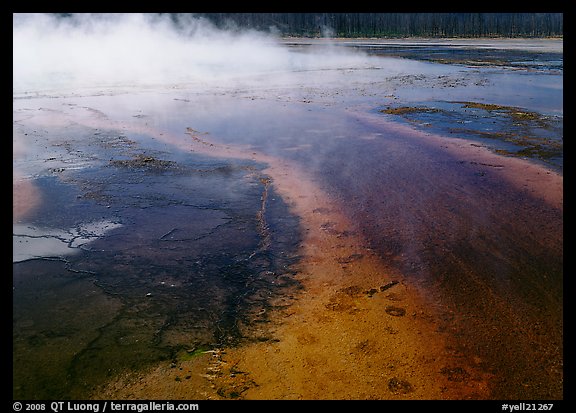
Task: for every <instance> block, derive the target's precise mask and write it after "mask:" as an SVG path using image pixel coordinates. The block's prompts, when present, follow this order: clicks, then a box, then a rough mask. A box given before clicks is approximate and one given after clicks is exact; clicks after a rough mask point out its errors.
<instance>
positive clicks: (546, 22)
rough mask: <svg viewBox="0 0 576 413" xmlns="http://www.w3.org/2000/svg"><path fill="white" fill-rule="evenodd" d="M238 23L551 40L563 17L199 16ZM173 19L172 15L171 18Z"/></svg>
mask: <svg viewBox="0 0 576 413" xmlns="http://www.w3.org/2000/svg"><path fill="white" fill-rule="evenodd" d="M195 15H196V16H201V17H204V18H206V19H208V20H210V21H211V22H212V23H214V24H215V25H217V26H218V27H228V26H230V25H236V26H238V27H242V28H253V29H257V30H274V31H277V32H279V33H280V34H281V35H284V36H306V37H324V36H334V37H554V36H562V34H563V14H562V13H198V14H195ZM174 17H175V18H177V17H176V16H174Z"/></svg>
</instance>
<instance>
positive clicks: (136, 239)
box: [13, 55, 563, 399]
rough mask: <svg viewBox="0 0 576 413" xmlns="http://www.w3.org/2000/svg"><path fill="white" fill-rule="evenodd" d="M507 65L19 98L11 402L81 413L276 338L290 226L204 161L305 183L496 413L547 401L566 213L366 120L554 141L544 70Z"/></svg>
mask: <svg viewBox="0 0 576 413" xmlns="http://www.w3.org/2000/svg"><path fill="white" fill-rule="evenodd" d="M412 57H414V56H413V55H412ZM416 58H418V57H417V56H416ZM557 58H558V56H555V57H554V59H557ZM511 59H512V60H514V59H516V57H514V56H511ZM520 66H521V67H520V69H518V68H515V69H514V70H510V69H508V68H502V67H467V66H462V65H446V64H437V63H430V62H420V61H418V60H412V59H394V58H390V57H385V58H384V57H383V58H381V59H377V60H375V61H374V62H373V65H372V66H371V67H368V68H352V69H351V68H342V69H341V70H326V71H322V70H319V71H310V72H294V73H292V74H290V76H288V77H286V76H282V77H281V78H278V79H275V77H274V75H261V76H260V77H258V78H257V79H252V80H250V79H247V80H246V81H245V83H244V84H242V85H241V87H236V88H233V89H230V88H227V87H226V86H221V87H208V86H205V85H204V86H202V85H195V84H189V85H181V86H180V87H178V88H164V87H159V88H149V89H134V88H130V89H128V90H123V91H122V92H119V91H114V90H107V89H102V90H83V91H78V93H76V94H74V95H70V94H61V95H59V94H55V95H53V96H50V97H31V95H29V94H28V95H27V94H23V95H19V96H17V97H16V98H15V100H14V130H15V138H14V139H15V142H16V143H17V145H16V144H15V157H14V170H15V172H17V173H18V176H21V177H22V179H24V180H25V181H27V182H30V183H32V184H33V186H34V187H35V188H36V190H37V192H38V193H39V198H40V201H39V203H38V204H37V205H35V206H33V208H31V209H30V210H29V211H27V213H26V214H25V215H22V216H21V217H19V218H18V219H16V220H15V223H14V264H13V265H14V270H13V283H14V290H13V296H14V304H13V309H14V316H13V344H14V353H13V360H14V366H15V367H14V371H13V378H14V388H13V396H14V398H23V399H52V398H56V399H58V398H83V397H86V396H87V395H89V394H90V392H91V391H92V390H93V388H95V387H96V386H98V385H100V384H102V383H104V382H105V381H106V380H109V379H111V378H113V377H114V376H115V375H116V374H119V373H121V372H123V371H126V370H131V369H139V368H143V367H145V366H146V365H152V364H153V363H154V362H157V361H158V360H170V359H174V358H175V357H177V355H178V354H179V352H181V351H183V350H184V351H185V350H190V351H191V352H193V351H194V350H195V349H199V348H202V349H207V348H211V347H216V346H225V345H236V344H238V343H241V342H242V341H243V340H270V339H272V336H271V335H270V333H269V331H268V328H267V320H266V312H267V311H268V310H269V309H271V308H273V307H274V306H275V305H287V304H289V302H290V300H291V299H292V297H293V294H294V292H295V291H296V290H297V289H298V284H297V283H296V282H295V281H294V280H293V274H294V273H295V272H296V271H297V270H298V266H297V263H298V255H297V254H298V245H299V242H300V228H299V226H298V223H299V220H298V217H296V216H294V215H292V213H291V212H290V209H289V205H287V204H286V203H285V201H284V200H282V199H281V198H280V197H279V196H277V194H276V192H275V189H274V183H273V182H270V181H269V176H268V175H267V174H266V172H265V170H264V169H265V167H266V165H264V164H262V163H259V162H256V161H254V160H250V159H248V158H247V157H245V158H243V159H239V158H225V157H219V158H216V157H211V156H208V155H207V154H206V153H203V152H204V151H203V150H201V148H205V147H207V148H210V147H211V146H216V147H219V148H225V147H227V145H229V146H231V147H234V148H236V149H237V150H239V151H240V152H243V153H247V154H249V153H250V152H251V151H252V152H254V153H258V154H264V155H266V156H269V157H273V158H274V159H279V160H282V159H285V160H290V161H292V162H295V164H296V165H298V167H299V168H302V170H305V171H307V172H310V173H311V174H312V176H313V177H314V179H315V180H316V181H317V182H318V183H319V185H321V187H322V188H323V189H325V190H326V191H327V192H328V193H330V194H331V195H332V196H333V197H334V198H335V199H336V200H337V202H338V204H337V205H335V207H338V208H341V209H342V210H343V211H344V212H345V213H346V215H347V216H349V217H351V218H352V219H353V221H354V222H355V225H356V230H357V231H358V232H360V233H362V234H363V235H364V236H365V237H366V238H367V239H368V240H369V242H370V244H371V246H372V248H373V249H374V251H376V252H377V254H379V255H380V256H381V257H383V258H384V259H385V260H386V261H387V262H389V263H390V264H391V265H393V266H395V267H396V268H398V269H399V270H401V271H402V273H403V274H406V275H407V276H408V277H410V279H411V280H413V281H414V282H415V283H417V284H419V285H421V286H422V288H424V289H425V290H427V291H429V295H430V297H433V300H432V301H434V300H439V304H438V305H439V307H441V308H442V309H443V311H445V313H444V314H445V317H446V320H445V321H446V323H447V324H446V325H447V326H448V327H446V328H453V329H454V334H455V335H456V336H458V337H460V338H461V341H460V344H459V345H460V346H462V347H463V348H465V349H466V350H467V351H469V352H472V353H474V354H478V355H479V357H481V358H482V360H483V363H485V368H486V369H487V370H489V371H491V372H494V374H495V375H496V376H497V377H499V379H498V380H497V384H496V385H495V390H494V394H495V397H496V398H515V397H522V398H533V397H535V398H554V397H558V395H559V394H561V391H562V385H561V378H560V375H561V368H560V367H559V365H561V362H562V355H561V354H562V353H561V346H562V211H561V210H558V209H557V208H554V207H550V206H549V205H547V204H546V203H544V202H542V201H541V200H540V199H539V198H538V197H537V196H533V195H532V194H530V193H526V192H524V191H522V190H521V189H518V188H516V187H514V186H513V185H511V184H510V183H508V182H507V181H505V180H504V179H503V178H502V177H501V176H500V175H499V171H500V169H499V167H498V166H497V165H478V164H473V163H471V162H465V161H462V160H461V159H459V158H458V157H457V156H455V155H453V154H451V153H449V152H447V151H445V150H443V148H442V147H439V146H437V145H435V144H433V143H431V142H429V141H427V140H426V139H424V136H425V133H424V135H422V133H421V132H419V131H418V130H417V128H416V129H414V128H412V126H408V127H406V126H402V127H400V128H399V127H398V125H397V122H398V121H399V120H398V119H396V118H393V117H390V116H385V115H383V114H382V113H380V112H379V110H380V109H382V108H383V107H387V106H398V105H399V104H401V105H404V104H405V105H410V106H416V105H426V106H427V107H429V106H433V105H438V104H440V105H443V107H445V106H448V107H450V108H452V106H453V105H454V104H453V103H450V102H456V101H467V102H470V101H479V102H483V103H490V104H501V105H509V106H518V107H520V108H523V109H525V110H529V111H536V112H538V113H540V114H542V115H546V116H554V119H555V128H556V129H555V139H556V140H561V134H562V114H563V108H562V74H561V70H560V71H559V70H558V65H554V70H553V71H552V70H550V71H547V70H542V71H537V72H529V71H526V68H525V67H522V65H520ZM518 85H523V87H521V88H520V87H518ZM438 102H440V103H438ZM450 105H452V106H450ZM418 120H419V121H423V122H426V123H429V124H432V125H433V126H434V127H433V128H431V129H429V132H431V133H433V134H434V135H435V136H443V137H444V138H445V139H450V138H451V137H458V138H459V137H462V138H466V139H470V142H472V143H474V144H476V145H482V144H484V141H483V140H482V139H483V138H482V137H478V135H477V134H476V135H475V134H473V133H459V132H458V133H446V130H447V128H455V127H460V126H462V124H460V123H458V124H457V125H452V124H451V120H450V119H449V118H448V119H447V118H441V117H439V116H430V117H429V118H425V119H422V117H420V118H419V119H418ZM466 120H469V119H464V121H466ZM492 120H493V121H494V119H492ZM474 122H475V123H476V127H477V129H482V128H484V127H489V128H491V130H494V131H495V132H496V131H503V130H504V131H505V132H510V131H511V130H514V128H515V127H516V126H515V125H512V124H509V123H506V122H501V121H497V122H496V123H491V121H490V119H486V118H484V117H483V114H481V113H480V114H478V113H476V117H475V118H474ZM238 148H239V149H238ZM498 148H500V147H498ZM16 149H18V150H17V151H16ZM270 159H272V158H270ZM555 159H556V160H557V161H558V162H560V165H561V162H562V151H561V150H560V151H559V152H558V153H556V158H555ZM90 225H92V226H90ZM31 243H37V244H35V245H32V246H31ZM46 243H51V244H50V245H49V246H48V247H47V249H46V248H45V247H44V245H46ZM24 244H27V246H28V248H22V247H21V246H22V245H24ZM40 245H42V247H41V246H40ZM30 246H31V247H30ZM455 312H457V313H458V315H457V316H454V314H455ZM447 314H452V317H454V319H449V316H448V315H447ZM479 314H481V316H478V315H479ZM471 320H472V321H471ZM494 329H501V333H502V334H500V335H499V336H498V337H495V336H494V335H493V333H492V332H493V331H494ZM518 334H521V335H523V336H526V337H528V338H526V339H525V340H520V341H518V340H516V337H517V335H518ZM543 337H545V338H543ZM62 343H65V346H64V347H62ZM534 343H536V344H534ZM38 359H41V360H42V363H40V364H38V361H37V360H38ZM520 361H521V363H520ZM534 363H536V365H538V366H540V368H541V369H542V371H543V373H542V372H540V374H539V375H535V374H533V371H532V367H531V366H532V365H534ZM513 366H516V367H513ZM504 370H506V371H507V373H506V375H505V374H504ZM506 378H508V379H510V378H511V379H510V380H509V381H508V382H507V381H506ZM520 382H522V383H524V384H523V385H522V386H521V387H518V383H520Z"/></svg>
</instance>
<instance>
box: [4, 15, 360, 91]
mask: <svg viewBox="0 0 576 413" xmlns="http://www.w3.org/2000/svg"><path fill="white" fill-rule="evenodd" d="M13 42H14V43H13V65H14V66H13V69H14V70H13V73H14V75H13V76H14V77H13V92H14V93H24V92H30V91H38V90H53V89H56V90H61V91H63V90H67V89H70V88H78V87H114V86H119V85H123V86H142V85H149V84H177V83H186V82H192V83H195V82H199V83H208V84H210V83H211V82H217V84H219V85H222V84H228V83H227V82H234V81H237V80H239V79H246V78H247V77H251V76H255V75H270V74H274V75H275V74H278V75H280V74H286V73H289V72H294V71H303V70H320V69H330V68H342V67H359V66H360V67H361V66H366V65H367V57H366V56H364V55H361V54H359V53H353V52H351V51H345V50H342V49H340V48H338V49H339V50H337V51H336V50H335V49H336V48H330V47H328V48H323V49H322V52H321V53H320V54H319V53H314V54H312V53H304V52H302V51H297V50H294V49H289V48H288V47H286V46H284V45H282V44H281V43H280V39H279V38H278V36H277V35H275V34H274V30H271V31H270V32H259V31H255V30H248V29H239V28H230V29H219V28H217V27H215V26H214V25H213V24H211V23H210V22H209V21H207V20H206V19H203V18H200V17H195V16H193V15H179V16H177V18H176V19H171V18H170V17H168V16H167V15H156V14H150V15H148V14H78V15H72V16H68V17H59V16H55V15H48V14H15V15H13Z"/></svg>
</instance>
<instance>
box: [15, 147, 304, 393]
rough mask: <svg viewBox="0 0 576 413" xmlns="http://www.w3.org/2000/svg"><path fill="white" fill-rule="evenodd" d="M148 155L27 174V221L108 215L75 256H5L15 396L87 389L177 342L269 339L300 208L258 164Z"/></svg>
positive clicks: (286, 293)
mask: <svg viewBox="0 0 576 413" xmlns="http://www.w3.org/2000/svg"><path fill="white" fill-rule="evenodd" d="M155 156H160V155H159V154H156V155H155ZM155 156H150V154H148V156H147V157H146V158H143V157H142V156H140V157H139V156H138V155H135V156H134V157H133V158H127V160H126V159H125V162H121V163H118V162H109V163H108V164H107V165H104V166H101V167H94V168H87V169H84V170H81V171H80V172H77V173H74V174H71V175H69V176H67V177H66V178H65V180H64V181H65V182H62V181H60V180H57V179H56V178H54V177H44V178H39V179H37V180H36V183H37V184H38V185H39V187H40V188H41V192H42V196H43V198H44V202H43V203H42V206H41V207H40V209H39V210H38V211H36V214H35V217H36V219H32V220H31V221H30V223H28V225H29V226H34V225H37V226H38V227H43V228H45V227H54V228H76V230H75V231H70V232H74V233H80V232H81V231H82V229H81V228H82V225H83V224H85V223H87V222H95V221H97V220H99V219H100V220H102V219H106V220H108V221H109V222H113V223H114V224H115V225H117V226H115V227H114V228H113V229H112V230H110V231H109V232H107V233H106V234H105V235H104V236H101V237H98V238H97V239H95V240H92V241H91V242H89V243H83V244H82V243H79V242H78V243H76V244H74V243H71V244H70V249H71V250H74V251H73V252H75V253H74V254H73V255H66V256H60V257H51V256H47V257H42V258H38V259H29V260H25V261H22V262H16V263H14V264H13V287H14V288H13V346H14V347H13V367H14V368H13V380H14V385H13V397H14V398H15V399H82V398H86V397H88V395H89V394H90V392H91V391H92V390H93V389H94V388H95V387H96V386H98V385H100V384H103V383H104V382H105V381H107V380H110V379H111V378H113V377H114V376H115V375H116V374H120V373H121V372H123V371H126V370H138V369H142V368H145V367H146V366H147V365H152V364H153V363H156V362H158V361H160V360H171V359H174V358H176V357H178V354H180V353H182V352H183V351H188V352H189V353H193V352H194V351H197V350H207V349H210V348H213V347H220V346H235V345H238V344H239V343H241V342H242V341H243V340H268V339H270V338H271V336H270V334H269V331H268V329H267V314H268V311H269V310H270V309H271V308H272V307H273V306H278V305H280V306H281V305H284V304H285V303H286V302H287V301H289V299H290V298H289V297H290V291H294V290H296V289H298V288H299V287H298V285H297V283H296V282H295V281H294V280H293V278H292V275H293V270H292V269H291V266H292V265H293V264H294V263H295V262H296V261H297V256H296V248H297V246H298V243H299V239H300V236H299V233H298V218H297V217H295V216H293V215H291V214H290V213H289V211H288V209H287V207H286V205H285V204H284V203H283V202H282V200H281V198H280V197H277V196H276V194H275V191H274V189H273V188H272V187H271V186H269V185H268V181H267V177H266V176H265V175H264V174H263V173H262V165H259V164H256V163H254V162H246V161H234V160H226V161H217V160H214V159H210V158H204V157H201V156H198V155H194V156H192V155H191V156H187V157H185V158H184V160H180V161H179V162H175V161H172V160H170V159H168V158H166V159H160V158H158V157H155ZM178 156H181V155H178ZM143 159H145V160H146V161H144V162H142V160H143ZM264 191H266V198H265V201H266V204H265V205H263V200H262V195H263V192H264ZM262 208H265V211H264V212H265V213H264V214H258V213H259V212H260V211H261V210H262ZM20 241H22V242H27V241H32V238H31V237H28V238H27V237H25V236H23V237H20Z"/></svg>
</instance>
